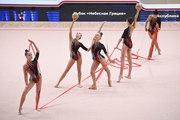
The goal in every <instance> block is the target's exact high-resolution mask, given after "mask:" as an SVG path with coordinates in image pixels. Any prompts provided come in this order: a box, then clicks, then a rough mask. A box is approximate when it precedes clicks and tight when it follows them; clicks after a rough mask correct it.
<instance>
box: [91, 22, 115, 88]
mask: <svg viewBox="0 0 180 120" xmlns="http://www.w3.org/2000/svg"><path fill="white" fill-rule="evenodd" d="M104 24H105V22H102V24H101V26H100V28H99V30H98V32H97V33H96V34H95V36H94V37H93V40H92V45H91V47H90V48H89V49H91V53H92V57H93V63H92V65H91V71H90V74H91V75H92V80H93V85H92V87H90V89H94V90H96V89H97V86H96V76H95V71H96V69H97V67H98V66H99V64H100V63H101V65H102V66H103V67H104V69H105V71H106V73H107V77H108V85H109V87H111V73H110V70H109V68H108V66H107V64H106V59H105V57H104V56H103V55H101V53H100V52H101V50H103V52H104V53H105V55H106V56H107V58H108V60H109V61H110V62H113V61H112V60H111V59H110V57H109V54H108V53H107V51H106V48H105V46H104V45H103V44H102V43H100V40H101V38H102V35H103V33H102V32H101V29H102V27H103V25H104Z"/></svg>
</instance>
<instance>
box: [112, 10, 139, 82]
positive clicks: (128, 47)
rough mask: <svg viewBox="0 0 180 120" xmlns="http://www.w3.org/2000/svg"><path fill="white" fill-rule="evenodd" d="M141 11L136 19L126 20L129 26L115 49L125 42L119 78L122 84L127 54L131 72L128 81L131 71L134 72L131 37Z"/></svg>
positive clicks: (129, 77) (129, 72)
mask: <svg viewBox="0 0 180 120" xmlns="http://www.w3.org/2000/svg"><path fill="white" fill-rule="evenodd" d="M139 11H140V10H137V11H136V15H135V17H134V19H133V18H132V17H129V18H128V19H126V22H127V25H128V27H127V28H126V29H125V30H124V32H123V34H122V36H121V38H120V39H119V41H118V43H117V45H116V47H115V49H117V48H118V46H119V44H120V43H121V41H122V40H123V45H122V51H121V58H120V60H121V67H120V73H119V77H118V81H117V82H120V80H121V79H122V78H123V71H124V64H125V56H126V54H127V59H128V63H129V71H128V75H127V76H125V77H126V78H128V79H131V71H132V57H131V49H132V46H133V43H132V41H131V36H132V33H133V31H134V29H135V27H136V21H137V18H138V15H139Z"/></svg>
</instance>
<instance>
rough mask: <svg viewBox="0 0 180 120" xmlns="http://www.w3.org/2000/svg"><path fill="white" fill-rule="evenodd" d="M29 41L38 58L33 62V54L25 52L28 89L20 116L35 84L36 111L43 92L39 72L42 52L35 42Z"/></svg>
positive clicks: (24, 66)
mask: <svg viewBox="0 0 180 120" xmlns="http://www.w3.org/2000/svg"><path fill="white" fill-rule="evenodd" d="M28 41H29V42H30V43H31V45H34V47H35V49H36V56H35V58H34V59H33V60H32V53H31V52H30V51H29V50H25V56H26V59H27V63H26V64H24V65H23V73H24V81H25V85H26V87H25V89H24V91H23V93H22V96H21V100H20V105H19V114H21V111H22V106H23V103H24V101H25V99H26V95H27V93H28V92H29V91H30V90H31V88H32V87H33V86H34V84H36V110H38V103H39V99H40V91H41V85H42V77H41V73H40V72H39V70H38V58H39V53H40V51H39V49H38V47H37V46H36V44H35V43H34V42H33V41H31V40H28ZM28 73H29V75H30V77H29V82H28Z"/></svg>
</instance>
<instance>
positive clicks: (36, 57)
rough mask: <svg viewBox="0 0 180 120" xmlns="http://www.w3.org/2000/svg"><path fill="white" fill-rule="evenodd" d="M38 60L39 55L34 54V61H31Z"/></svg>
mask: <svg viewBox="0 0 180 120" xmlns="http://www.w3.org/2000/svg"><path fill="white" fill-rule="evenodd" d="M38 58H39V53H38V52H36V56H35V57H34V60H33V61H35V60H38Z"/></svg>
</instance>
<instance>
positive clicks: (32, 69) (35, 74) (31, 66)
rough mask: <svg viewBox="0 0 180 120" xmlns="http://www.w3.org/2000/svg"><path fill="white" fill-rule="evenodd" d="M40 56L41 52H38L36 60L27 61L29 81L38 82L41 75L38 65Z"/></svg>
mask: <svg viewBox="0 0 180 120" xmlns="http://www.w3.org/2000/svg"><path fill="white" fill-rule="evenodd" d="M26 52H28V51H26ZM38 58H39V53H38V52H36V56H35V58H34V60H33V61H31V62H27V63H26V69H27V71H28V73H29V74H30V78H29V81H34V82H35V83H37V82H38V81H39V76H40V73H39V71H38V67H37V63H38V62H37V60H38Z"/></svg>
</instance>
